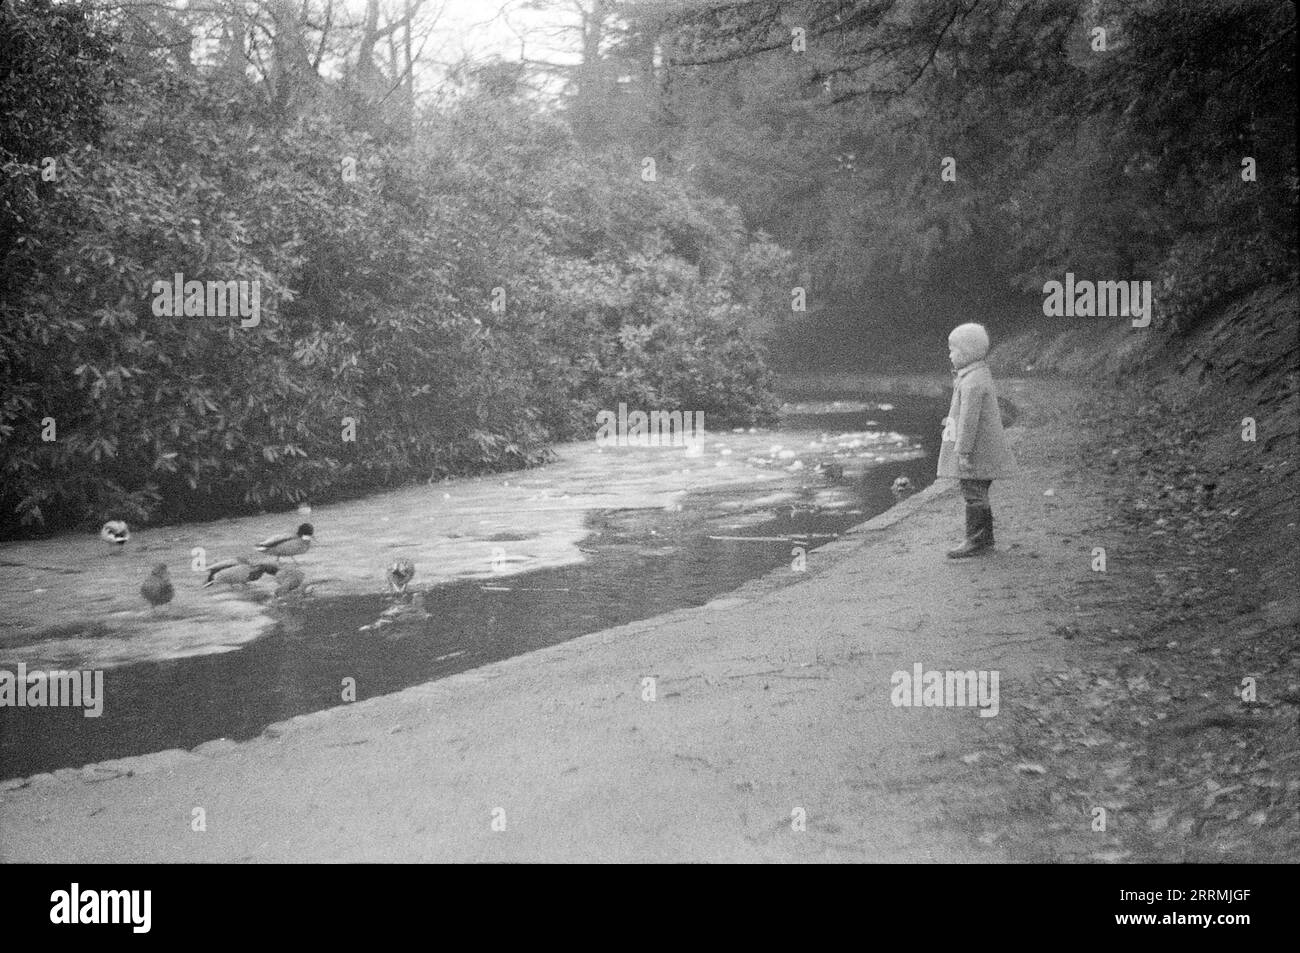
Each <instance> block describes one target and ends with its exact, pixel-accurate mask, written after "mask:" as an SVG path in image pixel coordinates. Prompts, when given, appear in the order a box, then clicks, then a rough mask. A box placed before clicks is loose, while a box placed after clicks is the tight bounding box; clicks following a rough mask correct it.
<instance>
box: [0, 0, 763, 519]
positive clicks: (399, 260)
mask: <svg viewBox="0 0 1300 953" xmlns="http://www.w3.org/2000/svg"><path fill="white" fill-rule="evenodd" d="M51 15H52V14H51V13H50V10H49V8H44V12H43V13H42V12H41V10H37V11H36V13H34V14H33V16H47V17H48V16H51ZM21 26H22V25H21V24H17V25H15V24H14V23H13V22H11V21H6V30H9V29H11V28H20V27H21ZM83 29H84V31H85V32H86V35H88V36H92V37H93V36H94V34H93V31H91V29H90V27H89V26H88V25H86V26H84V28H83ZM83 39H84V37H83ZM0 42H2V43H4V44H5V46H6V47H8V46H11V45H12V44H13V42H14V40H13V36H12V35H9V34H7V35H6V36H5V37H4V38H0ZM50 42H54V41H50ZM87 42H89V41H87ZM106 48H107V47H106V41H103V40H102V38H101V39H100V41H99V45H98V46H94V49H95V50H98V51H99V52H100V53H104V51H105V50H106ZM101 61H102V63H103V64H104V66H103V75H100V74H98V73H96V72H95V71H93V70H90V69H87V70H84V71H81V72H77V73H74V74H71V75H70V76H69V77H68V78H67V82H68V83H69V84H71V89H70V91H67V90H65V93H67V95H69V96H72V97H73V98H80V100H81V101H84V102H86V103H91V104H94V103H99V102H102V108H100V109H99V110H98V111H96V112H95V113H94V115H93V116H92V117H91V119H93V120H94V122H91V121H89V120H87V122H85V123H83V126H85V130H92V131H93V134H92V132H91V131H85V130H83V131H82V132H81V133H80V134H75V135H69V134H67V128H71V127H67V128H64V129H59V130H57V132H58V135H54V134H49V135H47V136H46V139H45V142H46V143H48V144H49V146H48V147H49V148H51V149H52V150H53V152H52V154H54V155H55V156H56V158H57V169H58V174H57V177H56V179H55V181H53V182H43V181H41V179H40V168H39V158H40V156H39V155H38V154H37V153H40V152H41V149H43V148H46V147H47V146H45V145H41V146H39V147H38V146H36V145H34V144H33V143H32V142H31V141H30V139H31V137H30V136H29V135H26V133H25V130H23V129H18V130H17V132H18V133H22V134H20V135H15V134H14V133H15V129H14V123H15V122H17V120H16V119H11V118H10V116H9V114H8V113H6V119H5V123H6V126H7V127H8V128H6V129H5V133H4V140H3V141H4V148H5V150H6V151H5V154H4V155H3V157H0V158H3V161H4V164H5V172H6V175H7V176H8V179H9V182H10V185H9V186H8V187H7V188H8V191H7V192H6V201H7V207H8V208H9V209H10V212H9V217H8V221H10V222H11V223H12V224H13V226H14V228H15V231H16V232H17V233H18V234H17V238H16V241H15V243H14V244H13V245H11V246H9V247H8V248H7V249H6V252H5V254H6V258H5V262H4V267H5V274H6V282H7V286H6V289H5V290H6V294H5V298H4V301H3V303H0V386H3V392H4V396H3V404H0V438H3V441H4V461H3V475H4V485H3V489H2V490H0V507H2V510H0V513H2V514H3V515H2V516H0V520H3V528H4V529H5V530H6V531H7V532H14V531H17V530H18V529H19V527H20V526H31V527H38V528H40V527H44V528H49V527H57V526H62V525H71V524H74V523H78V522H84V521H87V520H98V519H103V518H106V517H108V516H110V515H120V516H123V517H125V518H127V519H134V520H148V519H164V518H196V517H199V516H207V515H212V514H214V513H217V512H230V511H238V510H245V509H250V508H254V509H255V508H262V507H275V506H283V505H288V504H290V503H293V502H295V501H299V500H303V499H311V500H316V501H319V500H321V499H323V498H327V497H330V496H338V495H343V494H351V493H357V492H361V491H363V490H366V489H371V488H374V487H377V486H384V485H392V484H396V483H399V482H402V481H407V480H410V479H414V478H423V479H428V478H437V477H441V476H444V475H447V474H452V473H466V472H476V471H483V470H491V469H501V468H511V467H519V466H528V465H532V464H535V463H538V462H540V461H542V460H543V459H545V457H546V455H547V446H548V444H549V442H551V441H553V440H556V439H562V438H573V437H587V436H591V435H592V434H593V433H594V429H595V425H594V416H595V411H596V410H597V409H600V408H604V407H614V406H616V405H617V403H618V402H619V401H626V402H628V403H629V404H630V405H641V406H646V407H661V408H668V409H672V408H679V409H683V410H703V411H705V412H706V414H707V415H708V419H709V421H710V423H711V424H715V423H716V424H721V423H733V422H736V423H741V422H754V421H758V420H762V419H766V418H767V417H768V416H769V415H770V414H771V413H772V405H771V397H770V395H769V394H768V392H767V380H766V374H767V372H766V370H765V368H764V364H763V360H762V355H761V352H760V350H759V348H758V347H757V345H756V344H755V343H754V335H753V333H752V332H751V330H750V326H751V325H753V324H754V323H755V322H758V321H760V320H763V317H764V316H763V315H762V314H761V313H760V312H762V310H763V309H764V308H767V307H771V305H770V302H771V301H773V300H778V299H781V296H780V295H776V296H775V297H774V295H773V294H768V293H767V292H766V291H765V290H764V289H765V288H767V287H768V286H769V285H770V284H771V283H773V282H778V281H780V280H784V277H783V269H784V268H785V258H784V255H783V253H781V252H780V250H779V249H776V248H775V247H774V246H771V245H770V244H767V243H766V242H765V240H764V239H762V237H761V236H759V237H758V238H757V239H754V238H752V237H751V236H749V235H747V234H746V232H745V230H744V228H743V227H742V225H741V223H740V220H739V218H738V216H737V215H736V213H735V212H734V211H732V210H730V209H728V208H727V207H725V206H723V205H722V204H721V203H718V202H717V201H716V200H710V199H707V198H704V197H702V196H700V195H699V194H697V193H696V192H694V191H692V190H691V189H690V188H689V187H687V186H686V185H684V184H683V183H681V182H676V181H672V180H666V181H661V182H649V183H647V182H642V181H641V180H640V176H639V172H640V168H639V166H637V167H623V166H622V164H620V163H619V162H618V161H615V160H612V159H597V158H593V157H591V156H590V155H586V154H584V153H582V152H580V151H579V150H578V149H577V148H576V147H575V145H574V143H573V141H572V138H571V136H570V134H569V131H568V129H567V128H566V127H565V126H564V125H563V124H562V123H561V122H559V121H558V120H556V119H554V118H548V117H546V116H543V115H539V114H538V113H537V112H536V111H535V110H534V109H532V108H531V107H529V106H528V105H527V104H526V103H525V102H523V101H521V100H519V99H517V98H515V97H513V96H512V95H510V94H509V92H508V91H506V92H505V93H502V92H501V91H499V90H493V91H485V90H479V91H477V92H473V91H471V92H470V93H469V94H467V95H465V96H463V97H462V98H460V99H459V100H458V101H456V102H455V103H454V104H453V105H451V106H448V107H445V108H443V109H441V110H439V111H437V112H434V113H431V114H429V115H428V116H426V117H425V118H424V120H423V121H422V122H421V123H420V124H419V125H418V126H417V127H416V128H415V130H414V132H413V134H412V135H410V136H406V137H403V138H400V139H395V138H389V139H387V140H386V141H379V140H377V139H376V138H374V137H372V136H371V135H368V134H367V132H366V130H364V129H357V128H347V127H344V126H343V125H341V124H340V123H338V122H336V121H335V120H333V119H331V118H330V115H329V112H328V110H318V111H316V112H314V113H313V114H312V115H311V116H301V117H293V118H291V119H289V120H287V121H284V120H283V119H282V117H281V118H277V120H276V121H271V120H268V119H266V118H264V117H261V116H259V115H258V114H257V112H256V110H255V108H253V107H250V106H248V105H246V104H241V102H240V100H239V98H238V97H232V96H230V95H228V94H227V93H228V91H226V90H218V89H216V88H214V87H213V86H210V85H208V84H207V83H206V82H205V81H204V80H203V79H202V78H200V77H194V76H186V77H182V76H180V75H177V74H175V73H172V72H168V71H166V70H162V71H158V72H154V73H148V72H144V73H138V74H135V75H132V76H128V77H123V76H114V75H111V74H112V71H111V69H110V68H109V66H108V64H109V57H108V56H107V55H106V53H105V55H103V56H102V58H101ZM2 86H3V83H0V87H2ZM37 106H39V104H37ZM24 122H28V124H29V125H30V122H29V121H28V120H24ZM74 131H75V130H74ZM60 137H61V138H60ZM350 159H355V160H356V163H355V176H354V177H352V176H345V175H344V174H343V171H344V162H345V160H350ZM349 168H351V166H349ZM178 272H179V273H182V274H184V276H185V278H186V280H191V279H197V280H200V281H206V280H215V281H223V282H224V281H230V280H235V281H250V282H251V281H257V282H260V288H261V306H262V315H261V323H260V324H259V325H257V326H256V327H248V328H244V327H241V326H240V320H239V318H238V317H237V316H236V317H199V316H190V317H166V316H157V315H155V314H154V312H153V309H152V302H153V298H154V295H153V292H152V286H153V283H154V282H155V281H157V280H163V281H167V282H170V281H171V277H172V275H173V274H175V273H178ZM498 288H499V289H502V290H503V291H504V305H505V307H504V309H502V310H495V309H494V308H493V306H492V305H493V301H494V293H495V291H494V290H495V289H498ZM765 302H767V303H766V304H765ZM47 417H49V418H53V419H54V423H55V426H56V428H57V432H56V433H57V435H56V439H54V440H44V439H42V434H43V432H44V433H46V434H47V435H48V430H46V429H44V428H43V424H42V421H43V420H44V419H45V418H47ZM345 418H352V419H353V420H354V421H355V426H356V430H355V433H356V439H355V442H348V441H345V440H344V439H343V427H344V420H345Z"/></svg>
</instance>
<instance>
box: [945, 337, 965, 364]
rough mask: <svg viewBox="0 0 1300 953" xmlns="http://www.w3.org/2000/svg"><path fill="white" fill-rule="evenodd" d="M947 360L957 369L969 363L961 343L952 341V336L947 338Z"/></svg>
mask: <svg viewBox="0 0 1300 953" xmlns="http://www.w3.org/2000/svg"><path fill="white" fill-rule="evenodd" d="M948 360H950V361H952V366H953V367H955V368H958V369H960V368H962V367H965V366H966V365H967V364H969V363H970V361H968V360H966V352H965V351H963V350H962V348H961V345H960V344H957V343H956V342H954V341H953V340H952V338H949V339H948Z"/></svg>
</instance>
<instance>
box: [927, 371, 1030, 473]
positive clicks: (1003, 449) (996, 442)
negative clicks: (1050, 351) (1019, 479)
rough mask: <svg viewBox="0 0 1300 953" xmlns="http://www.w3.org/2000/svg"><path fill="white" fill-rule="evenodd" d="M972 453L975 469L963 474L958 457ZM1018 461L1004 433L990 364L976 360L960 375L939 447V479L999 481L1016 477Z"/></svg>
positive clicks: (972, 468)
mask: <svg viewBox="0 0 1300 953" xmlns="http://www.w3.org/2000/svg"><path fill="white" fill-rule="evenodd" d="M961 454H970V455H971V458H972V461H971V462H972V464H973V465H972V467H971V468H970V469H969V470H967V471H963V470H962V469H961V467H960V466H959V465H958V456H959V455H961ZM1015 472H1016V460H1015V458H1014V457H1013V456H1012V455H1011V448H1010V447H1008V446H1007V438H1006V435H1005V434H1004V433H1003V432H1002V411H1001V410H1000V409H999V408H998V395H997V391H995V390H994V389H993V375H992V373H990V371H989V368H988V365H987V364H985V363H984V362H983V361H976V362H975V363H973V364H969V365H967V366H966V367H963V368H962V369H961V370H960V371H958V372H957V380H956V382H955V384H954V386H953V389H952V406H951V407H949V409H948V421H947V422H946V424H945V427H944V436H943V444H942V446H941V447H940V448H939V476H940V477H950V478H952V479H954V480H956V479H967V480H996V479H1000V478H1002V477H1009V476H1014V475H1015Z"/></svg>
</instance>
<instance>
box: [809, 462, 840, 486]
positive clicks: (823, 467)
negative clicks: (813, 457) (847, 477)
mask: <svg viewBox="0 0 1300 953" xmlns="http://www.w3.org/2000/svg"><path fill="white" fill-rule="evenodd" d="M816 472H817V473H820V474H821V475H822V476H824V477H826V479H828V480H831V481H833V482H834V481H839V480H843V479H844V464H842V463H826V462H822V463H819V464H817V468H816Z"/></svg>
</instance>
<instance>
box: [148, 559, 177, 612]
mask: <svg viewBox="0 0 1300 953" xmlns="http://www.w3.org/2000/svg"><path fill="white" fill-rule="evenodd" d="M140 595H142V596H144V599H145V601H146V602H147V603H149V606H150V608H152V609H156V608H157V607H158V606H165V605H166V604H167V603H169V602H171V601H172V597H173V596H175V595H176V589H175V587H174V586H173V585H172V581H171V579H170V578H168V576H167V564H166V563H157V564H155V565H154V567H153V570H152V571H151V572H150V573H149V575H148V577H146V578H145V581H144V582H143V583H142V584H141V586H140Z"/></svg>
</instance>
